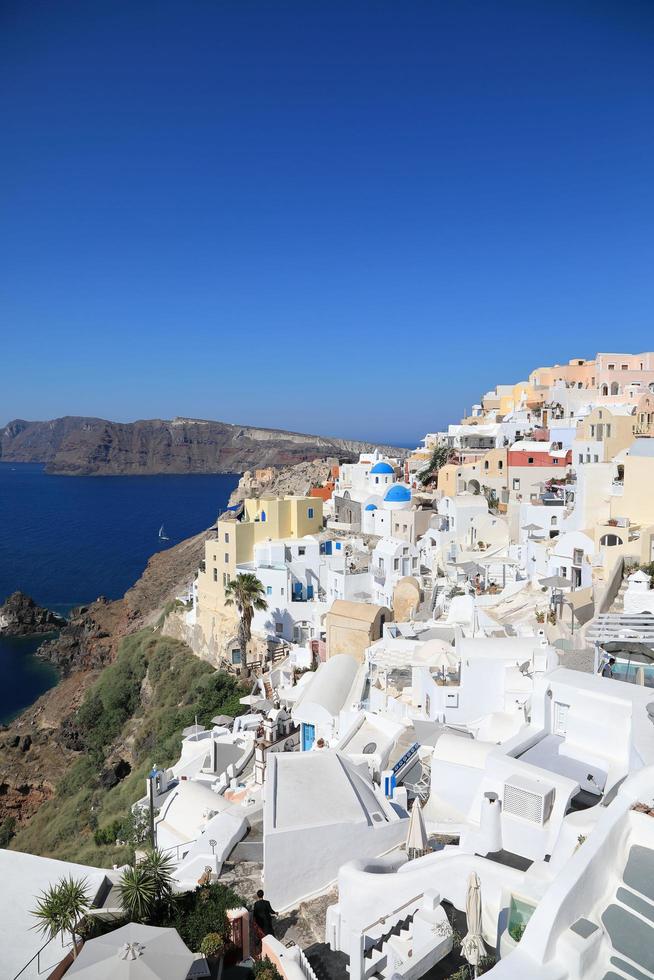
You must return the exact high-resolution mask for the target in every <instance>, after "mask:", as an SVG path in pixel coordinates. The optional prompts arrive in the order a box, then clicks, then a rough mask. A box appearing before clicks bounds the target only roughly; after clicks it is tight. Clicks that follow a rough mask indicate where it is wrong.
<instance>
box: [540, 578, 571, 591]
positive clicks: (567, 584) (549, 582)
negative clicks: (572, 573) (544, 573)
mask: <svg viewBox="0 0 654 980" xmlns="http://www.w3.org/2000/svg"><path fill="white" fill-rule="evenodd" d="M538 581H539V582H540V584H541V585H544V586H545V587H546V588H548V589H571V588H572V582H571V581H570V579H569V578H564V577H563V576H562V575H550V576H549V578H541V579H539V580H538Z"/></svg>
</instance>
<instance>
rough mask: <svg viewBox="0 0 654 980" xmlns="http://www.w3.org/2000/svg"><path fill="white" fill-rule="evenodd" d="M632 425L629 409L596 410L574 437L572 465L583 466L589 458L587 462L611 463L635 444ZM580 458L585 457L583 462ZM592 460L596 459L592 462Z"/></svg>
mask: <svg viewBox="0 0 654 980" xmlns="http://www.w3.org/2000/svg"><path fill="white" fill-rule="evenodd" d="M635 422H636V419H635V416H634V415H633V414H632V409H631V408H630V407H629V406H625V405H615V406H612V407H607V406H606V405H604V406H602V407H601V408H600V407H595V408H594V409H593V411H592V412H591V413H590V414H589V415H587V416H586V418H585V419H584V420H583V422H582V423H581V424H580V425H579V427H578V429H577V432H576V433H575V439H574V442H573V446H572V462H573V464H574V463H583V462H584V460H586V456H589V455H590V456H591V458H590V459H587V460H586V462H593V463H608V462H610V460H612V459H613V458H614V457H615V456H616V455H617V454H618V453H620V452H622V450H623V449H627V448H628V447H629V446H630V445H631V444H632V442H633V441H634V439H635V436H634V425H635ZM591 444H592V445H591ZM584 454H585V455H584ZM581 455H584V459H580V458H579V457H580V456H581ZM595 456H597V457H598V458H597V459H595Z"/></svg>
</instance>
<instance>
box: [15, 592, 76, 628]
mask: <svg viewBox="0 0 654 980" xmlns="http://www.w3.org/2000/svg"><path fill="white" fill-rule="evenodd" d="M65 625H66V620H65V619H64V618H63V616H60V615H59V614H58V613H55V612H52V611H51V610H50V609H44V608H43V606H37V604H36V603H35V602H34V599H32V598H31V596H28V595H25V593H24V592H13V593H12V594H11V595H10V596H9V598H8V599H7V601H6V602H5V603H4V605H2V606H0V634H1V635H3V636H35V635H36V634H38V633H54V632H56V631H57V630H60V629H62V627H64V626H65Z"/></svg>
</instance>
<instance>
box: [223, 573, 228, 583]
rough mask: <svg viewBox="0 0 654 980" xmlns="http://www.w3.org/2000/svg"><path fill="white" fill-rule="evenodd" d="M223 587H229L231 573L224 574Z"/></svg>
mask: <svg viewBox="0 0 654 980" xmlns="http://www.w3.org/2000/svg"><path fill="white" fill-rule="evenodd" d="M223 585H224V586H228V585H229V572H223Z"/></svg>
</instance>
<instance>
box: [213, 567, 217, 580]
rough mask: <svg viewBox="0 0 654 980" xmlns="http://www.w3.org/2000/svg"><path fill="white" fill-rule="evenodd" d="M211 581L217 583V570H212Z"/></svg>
mask: <svg viewBox="0 0 654 980" xmlns="http://www.w3.org/2000/svg"><path fill="white" fill-rule="evenodd" d="M213 580H214V582H217V581H218V569H217V568H214V570H213Z"/></svg>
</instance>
